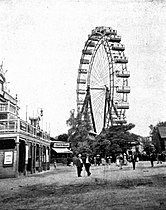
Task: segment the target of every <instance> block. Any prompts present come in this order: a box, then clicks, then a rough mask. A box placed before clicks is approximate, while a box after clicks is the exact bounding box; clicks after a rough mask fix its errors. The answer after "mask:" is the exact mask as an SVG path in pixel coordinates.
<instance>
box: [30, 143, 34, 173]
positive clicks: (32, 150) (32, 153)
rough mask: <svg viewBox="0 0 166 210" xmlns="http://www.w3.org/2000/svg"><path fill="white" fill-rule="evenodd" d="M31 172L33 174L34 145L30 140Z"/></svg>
mask: <svg viewBox="0 0 166 210" xmlns="http://www.w3.org/2000/svg"><path fill="white" fill-rule="evenodd" d="M31 156H32V157H31V174H33V169H34V168H33V160H34V145H33V142H32V148H31Z"/></svg>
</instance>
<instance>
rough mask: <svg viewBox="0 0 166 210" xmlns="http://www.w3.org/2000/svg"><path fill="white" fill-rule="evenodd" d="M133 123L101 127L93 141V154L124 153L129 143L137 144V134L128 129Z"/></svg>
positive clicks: (113, 154)
mask: <svg viewBox="0 0 166 210" xmlns="http://www.w3.org/2000/svg"><path fill="white" fill-rule="evenodd" d="M134 127H135V125H134V124H132V123H130V124H128V125H118V126H112V127H109V128H106V129H103V131H102V132H101V134H100V135H99V136H97V138H96V141H95V142H94V143H93V152H94V154H100V155H101V156H102V157H105V156H107V155H112V156H116V155H117V154H118V153H125V152H126V151H127V149H129V148H130V147H131V143H133V142H134V143H135V144H138V137H139V136H138V135H136V134H133V133H130V132H129V131H130V130H131V129H132V128H134Z"/></svg>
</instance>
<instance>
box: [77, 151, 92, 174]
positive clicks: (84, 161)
mask: <svg viewBox="0 0 166 210" xmlns="http://www.w3.org/2000/svg"><path fill="white" fill-rule="evenodd" d="M75 164H76V167H77V175H78V177H81V172H82V169H83V166H84V167H85V171H86V172H87V176H90V175H91V172H90V166H91V161H90V157H89V155H88V154H86V155H84V156H82V155H81V154H79V155H78V158H77V159H76V163H75Z"/></svg>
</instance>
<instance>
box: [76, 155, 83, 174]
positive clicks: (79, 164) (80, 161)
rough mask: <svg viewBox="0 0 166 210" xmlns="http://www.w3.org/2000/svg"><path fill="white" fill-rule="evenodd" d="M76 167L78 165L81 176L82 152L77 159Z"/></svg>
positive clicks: (78, 172)
mask: <svg viewBox="0 0 166 210" xmlns="http://www.w3.org/2000/svg"><path fill="white" fill-rule="evenodd" d="M76 167H77V175H78V177H81V171H82V167H83V161H82V158H81V154H79V155H78V158H77V159H76Z"/></svg>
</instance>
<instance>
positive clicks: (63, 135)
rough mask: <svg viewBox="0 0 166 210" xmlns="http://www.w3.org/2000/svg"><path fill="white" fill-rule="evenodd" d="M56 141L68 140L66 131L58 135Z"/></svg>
mask: <svg viewBox="0 0 166 210" xmlns="http://www.w3.org/2000/svg"><path fill="white" fill-rule="evenodd" d="M58 141H65V142H66V141H68V135H67V134H66V133H64V134H61V135H59V136H58Z"/></svg>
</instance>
